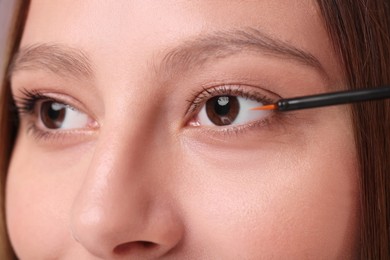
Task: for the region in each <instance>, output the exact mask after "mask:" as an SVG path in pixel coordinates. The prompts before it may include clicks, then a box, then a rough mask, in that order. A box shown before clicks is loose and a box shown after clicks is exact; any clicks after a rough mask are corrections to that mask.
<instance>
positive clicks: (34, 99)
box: [13, 89, 75, 140]
mask: <svg viewBox="0 0 390 260" xmlns="http://www.w3.org/2000/svg"><path fill="white" fill-rule="evenodd" d="M39 101H53V102H57V103H61V104H65V105H67V104H66V102H64V101H62V100H61V99H57V98H53V97H50V96H48V95H45V94H44V93H42V92H40V91H38V90H27V89H23V90H22V91H21V96H20V97H14V100H13V103H14V106H15V110H16V111H17V116H18V118H17V120H16V121H17V122H19V121H20V119H21V118H22V117H27V119H28V121H27V123H28V124H27V133H31V134H32V136H33V137H34V138H36V139H37V140H48V139H54V140H59V139H61V138H63V137H65V136H66V135H67V134H69V133H74V132H75V130H69V131H66V130H63V131H56V130H43V129H40V128H39V127H38V126H37V125H36V122H35V121H36V120H37V118H36V117H37V116H38V115H36V114H34V112H35V109H36V105H37V103H38V102H39ZM67 106H68V107H69V108H73V107H72V106H70V105H67Z"/></svg>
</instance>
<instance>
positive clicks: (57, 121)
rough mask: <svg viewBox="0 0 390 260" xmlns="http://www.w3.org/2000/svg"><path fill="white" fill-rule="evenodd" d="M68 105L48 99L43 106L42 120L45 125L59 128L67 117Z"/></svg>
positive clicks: (50, 127)
mask: <svg viewBox="0 0 390 260" xmlns="http://www.w3.org/2000/svg"><path fill="white" fill-rule="evenodd" d="M65 112H66V106H65V105H63V104H60V103H56V102H52V101H46V102H43V103H42V106H41V120H42V123H43V125H44V126H45V127H47V128H49V129H58V128H60V127H61V125H62V123H63V122H64V119H65Z"/></svg>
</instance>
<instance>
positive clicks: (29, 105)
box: [14, 85, 275, 140]
mask: <svg viewBox="0 0 390 260" xmlns="http://www.w3.org/2000/svg"><path fill="white" fill-rule="evenodd" d="M247 87H250V86H242V85H219V86H214V87H211V88H203V89H202V91H201V92H196V93H193V95H192V98H191V99H189V100H187V101H188V102H189V103H190V107H189V109H188V110H187V112H186V114H187V116H186V118H187V119H188V120H185V121H187V122H188V121H189V120H190V119H193V118H194V116H196V114H197V113H198V112H199V110H200V108H202V106H203V105H204V104H205V103H206V101H207V100H208V99H210V98H212V97H215V96H220V95H221V96H222V95H231V96H240V97H243V98H247V99H251V100H255V101H258V102H262V103H263V104H271V103H274V102H275V100H274V99H271V98H269V97H267V96H265V95H263V94H260V93H259V92H258V91H255V90H248V89H247ZM21 94H22V96H21V97H14V104H15V108H16V111H17V116H18V118H17V120H16V121H17V122H18V121H19V120H20V118H21V117H23V116H25V115H27V116H28V117H30V118H29V121H28V126H27V132H28V133H31V134H32V135H33V136H34V137H35V138H36V139H37V140H41V139H44V140H46V139H59V138H62V137H64V136H65V135H66V134H67V133H74V131H73V130H71V131H51V130H42V129H40V128H39V127H38V126H37V125H36V122H35V121H36V116H38V115H35V114H34V110H35V109H36V105H37V103H38V102H39V101H53V102H58V103H62V104H66V102H64V101H62V100H60V99H56V98H53V97H50V96H48V95H45V94H44V93H42V92H40V91H37V90H27V89H23V90H22V91H21ZM69 107H71V106H69ZM31 117H34V118H31ZM271 117H272V116H271ZM269 120H270V118H267V119H265V120H263V121H257V122H253V123H251V124H247V125H241V126H227V127H219V129H215V130H212V129H208V130H207V131H209V132H210V131H211V132H212V133H217V132H218V133H222V134H238V133H241V132H244V131H245V130H248V128H253V127H264V126H266V125H268V124H269Z"/></svg>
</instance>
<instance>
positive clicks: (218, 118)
mask: <svg viewBox="0 0 390 260" xmlns="http://www.w3.org/2000/svg"><path fill="white" fill-rule="evenodd" d="M239 110H240V104H239V102H238V99H237V97H235V96H216V97H213V98H210V99H209V100H208V101H207V102H206V113H207V116H208V118H209V119H210V121H211V122H212V123H213V124H215V125H218V126H223V125H230V124H231V123H233V122H234V120H235V119H236V118H237V116H238V112H239Z"/></svg>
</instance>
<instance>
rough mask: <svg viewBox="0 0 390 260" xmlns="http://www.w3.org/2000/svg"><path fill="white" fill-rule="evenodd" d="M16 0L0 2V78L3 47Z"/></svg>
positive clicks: (2, 67)
mask: <svg viewBox="0 0 390 260" xmlns="http://www.w3.org/2000/svg"><path fill="white" fill-rule="evenodd" d="M15 1H16V0H0V78H2V77H3V72H4V69H5V66H6V64H5V61H4V54H5V45H6V41H7V36H8V31H9V27H10V25H11V18H12V10H13V6H14V4H15Z"/></svg>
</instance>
